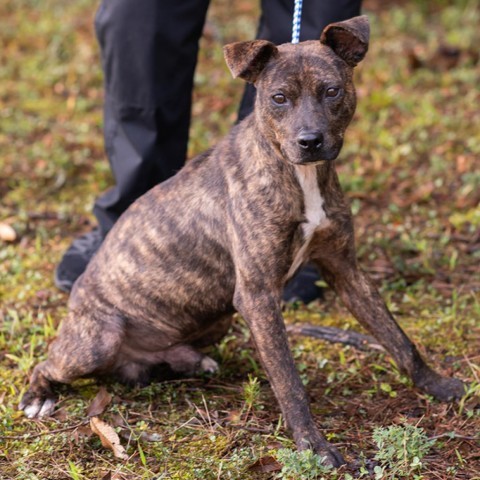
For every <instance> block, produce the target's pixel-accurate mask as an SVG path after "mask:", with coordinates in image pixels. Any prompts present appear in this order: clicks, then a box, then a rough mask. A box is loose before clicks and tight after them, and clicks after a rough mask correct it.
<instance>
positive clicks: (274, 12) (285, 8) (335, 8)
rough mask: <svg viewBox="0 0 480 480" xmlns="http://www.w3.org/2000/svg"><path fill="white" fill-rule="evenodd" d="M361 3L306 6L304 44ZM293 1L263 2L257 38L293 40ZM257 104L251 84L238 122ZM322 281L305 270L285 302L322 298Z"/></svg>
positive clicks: (315, 1) (321, 0) (345, 0)
mask: <svg viewBox="0 0 480 480" xmlns="http://www.w3.org/2000/svg"><path fill="white" fill-rule="evenodd" d="M361 6H362V2H361V0H336V1H330V0H310V1H308V2H303V8H302V21H301V29H300V41H304V40H316V39H320V35H321V33H322V31H323V29H324V28H325V27H326V26H327V25H328V24H330V23H333V22H340V21H342V20H347V19H348V18H351V17H355V16H357V15H360V10H361ZM293 9H294V1H293V0H262V16H261V17H260V24H259V28H258V33H257V38H261V39H264V40H269V41H271V42H273V43H275V44H276V45H280V44H282V43H287V42H290V41H291V39H292V19H293ZM254 102H255V87H254V86H253V85H252V84H247V85H246V87H245V91H244V94H243V98H242V101H241V103H240V108H239V112H238V120H239V121H240V120H242V119H243V118H245V117H246V116H247V115H248V114H249V113H250V112H251V111H252V110H253V104H254ZM319 279H320V277H319V273H318V271H317V269H316V267H315V266H313V265H310V264H309V265H306V266H304V267H303V268H302V269H301V270H300V271H299V272H298V273H297V274H296V275H295V276H294V277H293V278H292V279H291V280H290V282H289V283H288V284H287V285H286V287H285V289H284V292H283V299H284V300H285V301H286V302H292V301H297V300H299V301H302V302H304V303H310V302H312V301H313V300H316V299H317V298H321V297H322V290H321V288H320V287H318V286H317V285H316V282H317V281H318V280H319Z"/></svg>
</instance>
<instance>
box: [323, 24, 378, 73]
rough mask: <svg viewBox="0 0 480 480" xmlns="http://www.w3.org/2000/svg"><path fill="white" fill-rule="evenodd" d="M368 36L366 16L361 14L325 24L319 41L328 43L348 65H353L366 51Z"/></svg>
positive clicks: (368, 29)
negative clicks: (342, 20)
mask: <svg viewBox="0 0 480 480" xmlns="http://www.w3.org/2000/svg"><path fill="white" fill-rule="evenodd" d="M369 38H370V25H369V23H368V17H367V16H366V15H361V16H360V17H353V18H351V19H350V20H345V21H344V22H338V23H331V24H330V25H327V26H326V27H325V29H324V30H323V32H322V36H321V37H320V42H321V43H323V44H324V45H328V46H329V47H330V48H331V49H332V50H333V51H334V52H335V53H336V54H337V55H338V56H339V57H340V58H342V59H343V60H345V62H347V64H348V65H350V66H351V67H355V66H356V65H357V64H358V63H359V62H360V61H362V60H363V58H364V57H365V54H366V53H367V50H368V40H369Z"/></svg>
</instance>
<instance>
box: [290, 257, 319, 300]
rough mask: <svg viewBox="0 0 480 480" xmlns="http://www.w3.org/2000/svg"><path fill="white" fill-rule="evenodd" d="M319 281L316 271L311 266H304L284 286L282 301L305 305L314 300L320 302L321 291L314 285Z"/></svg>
mask: <svg viewBox="0 0 480 480" xmlns="http://www.w3.org/2000/svg"><path fill="white" fill-rule="evenodd" d="M319 280H320V274H319V273H318V270H317V269H316V268H315V267H314V266H313V265H305V266H304V267H303V268H301V269H300V270H299V271H298V272H297V274H296V275H295V276H294V277H293V278H292V279H291V280H290V281H289V282H288V283H287V285H286V286H285V289H284V290H283V301H284V302H287V303H293V302H303V303H304V304H305V305H307V304H308V303H310V302H313V301H314V300H322V299H323V290H322V288H321V287H319V286H318V285H317V284H316V282H318V281H319Z"/></svg>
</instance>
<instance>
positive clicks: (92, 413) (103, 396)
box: [87, 387, 112, 417]
mask: <svg viewBox="0 0 480 480" xmlns="http://www.w3.org/2000/svg"><path fill="white" fill-rule="evenodd" d="M111 401H112V396H111V395H110V394H109V393H108V392H107V389H106V388H105V387H100V390H99V391H98V393H97V395H96V396H95V398H94V399H93V400H92V402H91V403H90V405H89V406H88V408H87V416H88V417H98V416H99V415H101V414H102V413H103V412H104V411H105V408H106V407H107V406H108V405H110V402H111Z"/></svg>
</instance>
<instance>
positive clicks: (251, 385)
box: [243, 374, 260, 412]
mask: <svg viewBox="0 0 480 480" xmlns="http://www.w3.org/2000/svg"><path fill="white" fill-rule="evenodd" d="M259 396H260V382H259V381H258V378H257V377H254V376H253V375H250V374H249V375H248V382H246V383H245V384H244V385H243V397H244V399H245V407H246V410H247V412H250V410H252V408H253V407H254V405H255V404H257V403H258V402H259Z"/></svg>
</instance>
